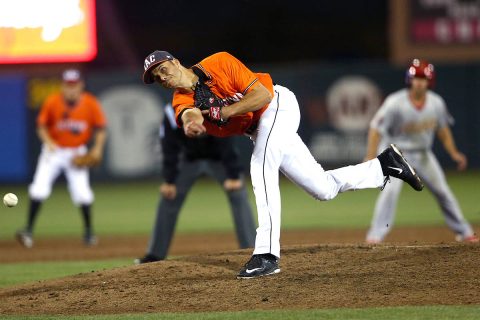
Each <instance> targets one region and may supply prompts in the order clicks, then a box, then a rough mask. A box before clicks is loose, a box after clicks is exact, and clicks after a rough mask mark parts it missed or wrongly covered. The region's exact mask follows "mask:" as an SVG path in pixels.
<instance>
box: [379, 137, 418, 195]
mask: <svg viewBox="0 0 480 320" xmlns="http://www.w3.org/2000/svg"><path fill="white" fill-rule="evenodd" d="M377 158H378V160H379V161H380V165H381V166H382V171H383V175H384V176H385V177H386V178H385V183H386V182H387V181H388V178H389V177H395V178H398V179H401V180H403V181H405V182H406V183H408V184H409V185H410V186H411V187H412V188H413V189H415V190H417V191H422V189H423V183H422V180H420V178H419V177H418V175H417V174H416V173H415V170H414V169H413V168H412V167H411V166H410V164H408V162H407V160H406V159H405V158H404V157H403V155H402V152H401V151H400V149H398V147H397V146H395V145H394V144H391V145H390V146H389V147H388V148H387V149H385V150H384V151H383V152H382V153H380V154H379V155H378V157H377ZM384 187H385V185H384ZM382 189H383V188H382Z"/></svg>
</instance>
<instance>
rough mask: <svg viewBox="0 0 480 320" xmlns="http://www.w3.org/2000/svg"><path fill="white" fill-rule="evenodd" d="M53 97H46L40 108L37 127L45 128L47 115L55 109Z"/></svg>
mask: <svg viewBox="0 0 480 320" xmlns="http://www.w3.org/2000/svg"><path fill="white" fill-rule="evenodd" d="M55 97H56V96H55V95H50V96H48V97H47V98H46V99H45V101H44V102H43V104H42V106H41V107H40V112H39V113H38V116H37V126H47V125H48V119H49V118H50V117H49V113H50V112H52V111H51V110H52V109H53V108H55Z"/></svg>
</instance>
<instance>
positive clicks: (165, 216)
mask: <svg viewBox="0 0 480 320" xmlns="http://www.w3.org/2000/svg"><path fill="white" fill-rule="evenodd" d="M204 174H205V175H208V176H210V177H212V178H214V179H215V180H217V181H218V182H219V183H220V184H221V185H222V188H223V182H224V181H225V180H226V174H225V169H224V167H223V165H222V164H221V163H220V162H218V161H211V160H196V161H190V162H187V161H186V162H183V163H181V164H180V166H179V175H178V177H177V180H176V182H175V185H176V187H177V196H176V197H175V198H174V199H172V200H168V199H165V198H161V199H160V202H159V204H158V207H157V217H156V220H155V225H154V227H153V231H152V237H151V239H150V243H149V247H148V254H152V255H155V256H156V257H158V258H160V259H165V258H166V256H167V253H168V249H169V247H170V243H171V240H172V237H173V231H174V229H175V225H176V223H177V218H178V214H179V213H180V209H181V208H182V205H183V202H184V201H185V198H186V197H187V194H188V192H189V191H190V189H191V187H192V185H193V184H194V182H195V181H196V180H197V179H198V178H199V177H200V176H202V175H204ZM227 196H228V200H229V202H230V208H231V210H232V214H233V218H234V222H235V229H236V233H237V238H238V242H239V245H240V248H252V247H253V246H254V245H255V223H254V221H253V215H252V209H251V206H250V203H249V201H248V194H247V190H246V188H245V185H244V186H242V188H241V189H239V190H235V191H229V192H227ZM199 214H200V213H199Z"/></svg>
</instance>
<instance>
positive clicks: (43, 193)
mask: <svg viewBox="0 0 480 320" xmlns="http://www.w3.org/2000/svg"><path fill="white" fill-rule="evenodd" d="M51 192H52V189H51V188H45V187H43V186H38V185H35V184H32V185H30V187H29V188H28V195H29V196H30V198H31V199H34V200H38V201H43V200H45V199H47V198H48V197H49V196H50V193H51Z"/></svg>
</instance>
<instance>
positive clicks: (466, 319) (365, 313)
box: [3, 306, 480, 320]
mask: <svg viewBox="0 0 480 320" xmlns="http://www.w3.org/2000/svg"><path fill="white" fill-rule="evenodd" d="M479 314H480V307H478V306H472V307H457V306H422V307H395V308H363V309H324V310H319V309H313V310H273V311H245V312H213V313H176V314H173V313H164V314H159V313H156V314H135V315H105V316H98V315H97V316H71V317H66V316H58V317H55V316H32V317H25V316H22V317H21V316H11V317H10V316H5V317H4V318H3V319H9V320H17V319H32V320H33V319H35V320H49V319H69V320H92V319H99V320H111V319H120V320H124V319H128V320H137V319H138V320H139V319H145V320H148V319H164V320H194V319H195V320H220V319H221V320H231V319H262V320H279V319H282V320H310V319H312V320H314V319H315V320H317V319H328V320H348V319H352V320H353V319H355V320H384V319H389V320H420V319H421V320H455V319H459V320H460V319H461V320H470V319H472V320H473V319H478V315H479Z"/></svg>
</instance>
